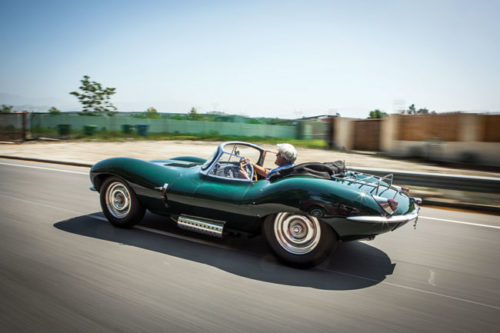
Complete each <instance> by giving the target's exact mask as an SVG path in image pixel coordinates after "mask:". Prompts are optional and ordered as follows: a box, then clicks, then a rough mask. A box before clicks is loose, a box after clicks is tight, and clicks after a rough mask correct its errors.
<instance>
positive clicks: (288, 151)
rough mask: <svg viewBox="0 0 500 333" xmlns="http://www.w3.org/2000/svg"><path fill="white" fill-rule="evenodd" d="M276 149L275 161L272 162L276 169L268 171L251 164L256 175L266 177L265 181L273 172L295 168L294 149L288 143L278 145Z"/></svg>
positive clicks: (295, 153)
mask: <svg viewBox="0 0 500 333" xmlns="http://www.w3.org/2000/svg"><path fill="white" fill-rule="evenodd" d="M277 147H278V152H277V153H276V160H275V161H274V164H276V165H277V166H278V167H277V168H274V169H272V170H270V169H266V168H264V167H262V166H260V165H258V164H255V163H252V165H253V167H254V169H255V171H256V172H257V174H259V175H261V176H262V177H266V179H269V178H270V177H271V176H272V175H273V173H275V172H278V171H281V170H283V169H288V168H291V167H294V166H295V164H294V163H295V160H296V159H297V150H296V149H295V147H294V146H292V145H291V144H289V143H281V144H278V145H277Z"/></svg>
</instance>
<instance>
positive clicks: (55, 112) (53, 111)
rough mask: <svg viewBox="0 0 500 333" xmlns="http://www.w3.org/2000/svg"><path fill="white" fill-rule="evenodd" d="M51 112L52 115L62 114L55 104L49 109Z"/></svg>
mask: <svg viewBox="0 0 500 333" xmlns="http://www.w3.org/2000/svg"><path fill="white" fill-rule="evenodd" d="M49 113H50V114H52V115H58V114H61V111H60V110H59V109H58V108H56V107H55V106H53V107H51V108H50V109H49Z"/></svg>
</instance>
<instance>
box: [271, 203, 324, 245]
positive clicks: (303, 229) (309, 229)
mask: <svg viewBox="0 0 500 333" xmlns="http://www.w3.org/2000/svg"><path fill="white" fill-rule="evenodd" d="M274 235H275V236H276V240H277V241H278V243H279V244H280V245H281V247H282V248H283V249H284V250H286V251H287V252H290V253H293V254H307V253H309V252H311V251H313V250H314V249H315V248H316V246H317V245H318V243H319V240H320V237H321V229H320V226H319V221H318V219H317V218H315V217H313V216H306V215H300V214H291V213H279V214H278V215H276V218H275V219H274Z"/></svg>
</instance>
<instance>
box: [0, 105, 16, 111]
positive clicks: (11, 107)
mask: <svg viewBox="0 0 500 333" xmlns="http://www.w3.org/2000/svg"><path fill="white" fill-rule="evenodd" d="M13 109H14V106H12V105H5V104H2V107H1V108H0V113H11V112H12V110H13Z"/></svg>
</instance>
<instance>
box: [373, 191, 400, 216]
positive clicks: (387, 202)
mask: <svg viewBox="0 0 500 333" xmlns="http://www.w3.org/2000/svg"><path fill="white" fill-rule="evenodd" d="M373 199H375V201H376V202H377V203H378V205H379V206H380V207H381V208H382V209H383V210H384V212H386V213H387V214H389V215H392V214H394V212H395V211H396V210H398V202H397V201H396V200H394V199H388V198H383V197H379V196H376V195H374V196H373Z"/></svg>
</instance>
